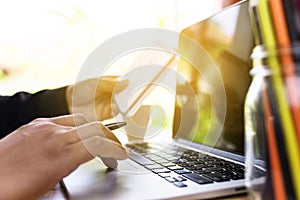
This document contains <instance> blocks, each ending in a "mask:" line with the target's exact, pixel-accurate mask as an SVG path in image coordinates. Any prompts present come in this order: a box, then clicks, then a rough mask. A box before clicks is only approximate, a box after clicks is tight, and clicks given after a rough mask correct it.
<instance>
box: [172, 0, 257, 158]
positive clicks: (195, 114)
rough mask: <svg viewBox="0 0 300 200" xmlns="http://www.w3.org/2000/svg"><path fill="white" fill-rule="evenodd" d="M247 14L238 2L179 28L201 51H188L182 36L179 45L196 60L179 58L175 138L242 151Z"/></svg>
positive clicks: (249, 43)
mask: <svg viewBox="0 0 300 200" xmlns="http://www.w3.org/2000/svg"><path fill="white" fill-rule="evenodd" d="M248 12H249V11H248V1H243V2H241V3H239V4H235V5H233V6H230V7H228V8H226V9H224V10H222V11H221V12H219V13H217V14H215V15H214V16H211V17H209V18H207V19H205V20H203V21H201V22H199V23H197V24H195V25H192V26H190V27H188V28H186V29H184V30H183V31H182V32H181V35H182V36H184V37H186V38H189V39H191V40H193V41H194V42H196V43H197V44H198V45H199V46H200V47H201V48H203V52H205V53H203V52H202V51H201V52H202V53H201V52H200V53H199V51H193V50H191V49H193V47H191V46H190V45H189V44H188V43H186V42H184V40H181V41H180V43H179V49H181V50H182V52H185V54H188V55H190V54H193V55H192V57H194V58H197V59H199V60H200V64H199V63H197V64H196V65H194V63H193V62H191V61H190V60H189V59H185V58H184V56H183V58H181V59H180V61H179V64H178V75H179V78H177V85H176V107H175V115H174V123H173V137H174V138H184V139H188V140H192V141H194V142H197V143H201V144H204V145H207V146H210V147H214V148H218V149H222V150H226V151H230V152H234V153H238V154H244V101H245V96H246V93H247V90H248V87H249V85H250V82H251V76H250V75H249V70H250V68H251V63H250V54H251V51H252V49H253V45H254V41H253V40H254V39H253V34H252V29H251V22H250V17H249V13H248ZM207 57H209V59H211V62H207V60H209V59H208V58H207ZM201 61H203V62H201ZM216 72H217V73H216Z"/></svg>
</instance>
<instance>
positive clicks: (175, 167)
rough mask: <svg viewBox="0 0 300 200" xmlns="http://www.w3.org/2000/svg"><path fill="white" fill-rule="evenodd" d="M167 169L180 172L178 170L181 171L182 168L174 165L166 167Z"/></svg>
mask: <svg viewBox="0 0 300 200" xmlns="http://www.w3.org/2000/svg"><path fill="white" fill-rule="evenodd" d="M168 169H170V170H180V169H183V167H180V166H178V165H175V166H171V167H168Z"/></svg>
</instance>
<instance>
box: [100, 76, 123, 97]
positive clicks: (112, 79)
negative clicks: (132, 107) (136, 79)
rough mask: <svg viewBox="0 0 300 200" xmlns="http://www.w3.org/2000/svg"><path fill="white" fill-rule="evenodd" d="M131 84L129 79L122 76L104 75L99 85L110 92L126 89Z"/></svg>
mask: <svg viewBox="0 0 300 200" xmlns="http://www.w3.org/2000/svg"><path fill="white" fill-rule="evenodd" d="M128 84H129V80H128V79H123V78H122V79H121V77H120V76H103V77H102V78H101V79H100V80H99V83H98V87H100V88H101V89H102V90H105V91H107V92H110V93H118V92H121V91H122V90H124V89H125V88H126V87H127V86H128Z"/></svg>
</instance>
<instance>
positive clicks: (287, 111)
mask: <svg viewBox="0 0 300 200" xmlns="http://www.w3.org/2000/svg"><path fill="white" fill-rule="evenodd" d="M251 58H252V65H253V68H252V70H251V71H250V73H251V75H252V77H253V79H252V82H251V85H250V87H249V90H248V93H247V96H246V101H245V109H244V111H245V113H244V114H245V115H244V116H245V134H246V135H245V155H246V157H245V165H246V170H245V178H246V180H245V181H246V182H245V183H246V187H247V188H248V191H249V197H250V199H299V198H300V197H299V192H300V188H299V175H298V173H299V170H300V169H299V162H300V158H299V138H300V137H299V132H300V65H299V64H300V62H299V61H300V45H299V44H293V45H292V46H285V47H265V46H256V47H255V48H254V49H253V52H252V55H251Z"/></svg>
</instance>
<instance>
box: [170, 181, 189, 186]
mask: <svg viewBox="0 0 300 200" xmlns="http://www.w3.org/2000/svg"><path fill="white" fill-rule="evenodd" d="M173 184H174V185H175V186H177V187H187V185H186V184H184V183H183V182H180V181H175V182H173Z"/></svg>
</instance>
